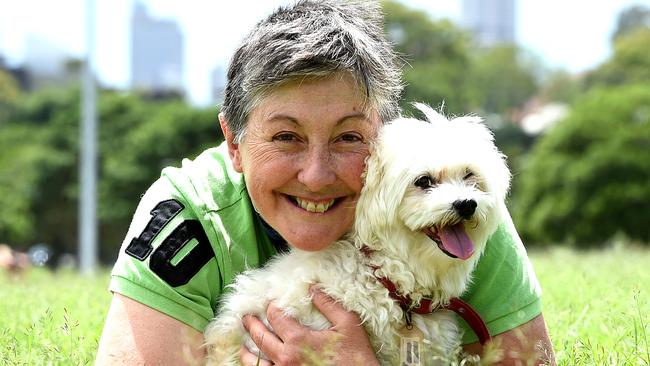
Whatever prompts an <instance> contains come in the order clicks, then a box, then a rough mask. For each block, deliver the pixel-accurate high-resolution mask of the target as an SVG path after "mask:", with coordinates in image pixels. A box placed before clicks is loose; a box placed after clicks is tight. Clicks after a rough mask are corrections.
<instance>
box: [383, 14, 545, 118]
mask: <svg viewBox="0 0 650 366" xmlns="http://www.w3.org/2000/svg"><path fill="white" fill-rule="evenodd" d="M383 5H384V12H385V14H386V21H385V24H386V25H385V26H386V31H387V34H388V36H389V38H391V40H392V41H393V42H394V43H395V45H396V49H397V51H398V52H399V53H400V54H401V55H402V57H403V58H404V60H405V61H406V65H405V67H404V81H405V83H406V88H405V90H404V95H403V99H402V108H403V109H404V110H405V111H407V112H413V110H412V108H411V105H410V104H411V103H412V102H426V103H428V104H430V105H432V106H434V107H437V106H440V105H442V104H443V103H444V106H445V112H446V113H449V114H455V115H461V114H467V113H468V112H471V111H479V112H480V113H481V114H485V113H487V114H490V113H505V112H509V111H510V110H511V109H513V108H516V107H519V106H521V105H522V104H523V103H524V102H526V100H527V99H528V98H530V97H531V96H532V95H533V94H534V92H535V91H536V89H537V81H536V75H535V70H537V69H538V67H536V65H535V63H534V62H533V61H532V59H531V58H530V57H529V55H526V54H525V53H523V52H522V50H521V49H518V48H517V47H516V46H514V45H500V46H495V47H491V48H487V49H480V48H478V47H477V46H476V45H475V44H474V41H473V39H472V37H471V36H470V34H469V33H467V32H465V31H464V30H462V29H461V28H459V27H458V26H456V25H455V24H453V23H451V22H450V21H448V20H433V19H431V17H429V16H428V15H427V14H426V13H425V12H423V11H420V10H413V9H410V8H407V7H405V6H404V5H402V4H400V3H397V2H394V1H386V2H384V4H383Z"/></svg>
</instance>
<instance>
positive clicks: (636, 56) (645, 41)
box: [587, 27, 650, 87]
mask: <svg viewBox="0 0 650 366" xmlns="http://www.w3.org/2000/svg"><path fill="white" fill-rule="evenodd" d="M649 49H650V27H646V28H637V29H635V30H634V31H631V32H630V33H628V34H626V35H625V36H621V37H619V38H617V39H616V41H615V42H614V55H613V56H612V58H611V59H610V60H608V61H607V62H605V63H604V64H602V65H601V66H600V67H598V68H597V69H596V70H594V71H593V72H592V73H591V74H590V75H588V77H587V85H588V86H589V87H593V86H604V85H612V86H615V85H621V84H631V83H650V52H648V50H649Z"/></svg>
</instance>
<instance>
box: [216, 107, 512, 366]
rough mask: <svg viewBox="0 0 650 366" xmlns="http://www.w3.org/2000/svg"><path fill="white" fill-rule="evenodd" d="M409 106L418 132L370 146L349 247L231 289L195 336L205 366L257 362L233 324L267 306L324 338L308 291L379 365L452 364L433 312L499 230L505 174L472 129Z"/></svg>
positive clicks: (484, 137)
mask: <svg viewBox="0 0 650 366" xmlns="http://www.w3.org/2000/svg"><path fill="white" fill-rule="evenodd" d="M416 106H417V107H418V108H419V109H420V110H421V111H422V112H423V113H424V114H425V115H426V116H427V118H428V119H429V121H428V122H423V121H419V120H416V119H410V118H401V119H398V120H396V121H393V122H392V123H390V124H388V125H386V126H384V127H383V128H382V130H381V132H380V134H379V136H378V138H377V140H376V142H375V143H374V144H373V146H372V148H371V154H370V156H369V157H368V160H367V167H366V177H365V185H364V188H363V190H362V192H361V196H360V198H359V201H358V204H357V208H356V218H355V224H354V229H353V230H352V232H351V233H350V234H349V235H347V236H346V237H345V238H344V239H341V240H339V241H337V242H335V243H333V244H332V245H331V246H329V247H328V248H326V249H324V250H321V251H318V252H305V251H301V250H297V249H293V250H292V251H291V252H290V253H289V254H286V255H281V256H277V257H276V258H274V259H273V260H272V261H271V262H270V263H269V264H268V265H267V266H265V267H264V268H262V269H255V270H250V271H246V272H244V273H243V274H241V275H239V276H238V277H237V279H236V282H235V283H234V284H233V285H232V290H233V291H232V293H230V294H228V295H226V296H225V298H224V299H223V303H222V307H221V310H220V313H219V314H218V316H217V317H216V318H215V319H214V320H213V321H212V322H211V323H210V325H209V326H208V328H207V329H206V332H205V339H206V345H207V346H208V364H216V365H237V364H239V349H240V347H241V345H242V344H243V343H244V342H245V343H246V345H247V346H248V347H249V349H251V351H253V352H257V348H256V347H255V345H254V343H253V342H252V341H251V340H250V337H249V335H248V333H247V332H246V331H245V330H244V328H243V326H242V316H243V315H245V314H254V315H257V316H258V317H259V318H260V319H264V320H265V319H266V316H265V310H266V307H267V306H268V305H269V302H270V301H271V300H273V301H274V302H275V305H276V306H278V307H280V308H282V309H284V310H285V312H286V314H287V315H289V316H291V317H294V318H296V319H298V320H299V321H300V322H301V323H302V324H304V325H305V326H308V327H311V328H313V329H327V328H328V327H329V326H330V323H329V322H328V321H327V319H326V318H324V317H323V315H322V314H320V313H319V312H318V311H317V310H315V308H314V307H313V305H312V303H311V299H310V295H309V287H310V286H311V285H313V284H317V285H318V287H319V288H320V289H321V290H322V291H323V292H325V293H327V294H328V295H329V296H331V297H332V298H334V299H336V300H337V301H339V302H340V303H342V304H343V306H344V307H345V308H347V309H349V310H352V311H354V312H356V313H357V314H359V316H360V317H361V319H362V321H363V326H364V327H365V330H366V332H367V333H368V335H369V337H370V340H371V344H372V346H373V347H374V349H375V351H376V353H377V356H378V358H379V360H380V362H381V363H382V364H386V365H398V364H399V365H404V364H406V365H420V364H447V363H448V360H449V358H450V357H455V356H454V352H455V351H457V350H458V348H459V345H460V334H459V329H458V327H457V324H456V318H455V316H454V314H453V313H452V312H450V311H448V310H444V308H445V306H447V305H448V304H449V302H450V300H451V299H452V298H456V297H458V296H460V295H461V294H463V292H464V291H465V289H466V287H467V285H468V283H469V282H470V277H471V272H472V270H473V268H474V267H475V264H476V262H477V261H478V259H479V256H480V255H481V253H482V251H483V249H484V247H485V243H486V241H487V239H488V237H489V236H490V235H491V234H492V233H493V232H494V231H495V230H496V227H497V225H498V223H499V222H500V218H501V215H502V212H504V210H505V206H504V203H503V201H504V198H505V196H506V193H507V190H508V186H509V181H510V172H509V171H508V168H507V167H506V164H505V161H504V156H503V155H502V154H501V153H499V151H498V150H497V148H496V147H495V145H494V143H493V136H492V134H491V133H490V131H489V130H488V129H487V127H485V126H484V125H483V124H482V123H481V120H480V118H477V117H461V118H455V119H453V120H451V121H449V120H447V119H446V118H445V117H443V116H442V115H440V114H438V113H437V112H435V111H434V110H433V109H431V108H429V107H427V106H425V105H423V104H417V105H416ZM391 287H392V288H391ZM418 305H422V306H420V308H419V310H422V307H423V306H424V307H426V309H425V311H416V310H415V309H414V308H417V307H418ZM441 308H442V309H441ZM418 312H420V313H424V314H418ZM412 325H415V326H416V328H412ZM423 352H424V353H423ZM436 360H437V361H436ZM445 360H447V361H445ZM425 361H426V362H425Z"/></svg>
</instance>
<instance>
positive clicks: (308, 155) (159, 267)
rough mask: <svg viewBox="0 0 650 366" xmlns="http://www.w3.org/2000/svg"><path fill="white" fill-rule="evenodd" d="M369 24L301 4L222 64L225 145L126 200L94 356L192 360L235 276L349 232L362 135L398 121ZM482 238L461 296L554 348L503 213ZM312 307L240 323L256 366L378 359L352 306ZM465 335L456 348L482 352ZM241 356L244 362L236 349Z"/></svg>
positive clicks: (387, 49)
mask: <svg viewBox="0 0 650 366" xmlns="http://www.w3.org/2000/svg"><path fill="white" fill-rule="evenodd" d="M381 22H382V18H381V12H380V9H379V7H378V5H377V4H376V3H374V2H368V1H352V2H350V1H343V0H328V1H322V0H313V1H310V0H307V1H301V2H299V3H297V4H296V5H293V6H290V7H286V8H281V9H278V10H277V11H276V12H275V13H273V14H271V15H270V16H269V17H268V18H267V19H265V20H264V21H262V22H260V23H259V24H257V26H256V27H255V28H254V29H253V31H252V32H251V33H250V34H249V36H248V37H247V38H246V39H245V40H244V42H243V44H242V45H241V46H240V48H239V49H238V50H237V52H236V53H235V55H234V56H233V59H232V61H231V65H230V68H229V71H228V83H227V87H226V93H225V100H224V103H223V107H222V110H221V114H220V115H219V120H220V123H221V128H222V130H223V132H224V136H225V138H226V141H225V142H224V143H223V144H222V145H221V146H219V147H217V148H214V149H209V150H207V151H205V152H204V153H202V154H201V155H200V156H199V157H197V158H196V159H195V160H193V161H188V160H186V161H184V162H183V166H182V167H181V168H178V169H176V168H167V169H165V170H163V173H162V176H161V178H160V179H159V180H158V181H157V182H155V183H154V184H153V185H152V187H151V188H150V189H149V190H148V191H147V192H146V194H145V195H144V197H143V198H142V201H141V202H140V205H139V206H138V209H137V211H136V213H135V215H134V219H133V222H132V224H131V227H130V229H129V232H128V233H127V236H126V239H125V241H124V244H123V247H122V249H121V251H120V256H119V258H118V261H117V263H116V265H115V268H114V270H113V273H112V280H111V285H110V289H111V291H113V293H114V296H113V300H112V303H111V307H110V310H109V313H108V315H107V319H106V325H105V329H104V333H103V335H102V339H101V341H100V346H99V351H98V355H97V363H98V364H110V363H128V364H141V363H147V364H149V363H151V364H169V365H178V364H193V363H197V362H200V359H201V358H202V357H203V354H204V351H203V349H201V342H202V335H201V332H202V331H203V329H204V327H205V325H206V324H207V322H208V321H209V320H210V319H211V318H212V316H213V315H214V312H215V311H218V301H219V296H220V294H221V293H222V291H223V290H224V288H225V286H227V285H228V284H229V283H231V281H232V279H233V277H234V276H235V275H236V274H237V273H239V272H241V271H242V270H244V269H245V268H250V267H256V266H260V265H262V264H263V263H264V262H265V261H266V260H267V259H268V258H270V257H271V256H272V255H274V254H275V253H277V252H278V251H283V250H286V248H287V243H288V246H293V247H296V248H301V249H303V250H320V249H323V248H325V247H326V246H328V245H329V244H331V243H332V242H333V241H335V240H336V239H338V238H339V237H341V236H342V235H343V234H344V233H345V232H347V231H348V230H349V229H350V228H351V225H352V221H353V217H354V206H355V202H356V199H357V197H358V195H359V192H360V190H361V187H362V184H363V181H362V178H361V174H362V171H363V166H364V159H365V157H366V156H367V154H368V143H369V141H371V140H372V139H373V137H374V136H375V134H376V132H377V129H378V128H379V127H380V125H381V124H382V123H383V122H384V121H388V120H390V119H392V118H394V117H396V116H397V115H398V107H397V100H398V98H399V94H400V92H401V82H400V73H399V69H398V67H397V65H396V57H395V54H394V52H393V50H392V48H391V46H390V44H389V43H388V42H387V41H386V40H385V38H384V35H383V31H382V23H381ZM488 247H494V248H495V250H492V251H489V252H486V253H485V256H484V258H483V259H482V260H481V262H480V264H479V268H478V269H477V276H476V280H475V286H474V287H473V290H472V291H470V293H469V294H468V296H467V297H466V300H467V301H469V302H470V303H472V304H473V305H475V306H476V307H477V308H478V310H479V312H481V314H482V315H483V318H484V319H485V320H486V321H487V323H488V326H489V327H490V330H491V331H492V333H493V335H496V334H499V335H497V336H496V337H495V339H497V340H498V341H499V342H501V344H502V346H504V347H505V349H507V350H513V351H519V353H518V354H519V355H521V354H522V353H523V352H526V351H531V350H533V351H534V346H535V345H537V343H539V342H541V343H542V344H543V345H545V346H546V349H549V350H550V351H549V352H551V355H552V350H551V348H550V342H549V340H548V334H547V332H546V327H545V323H544V320H543V318H542V316H541V303H540V290H539V285H538V284H537V281H536V279H535V277H534V274H533V273H532V271H531V270H530V265H529V262H528V259H527V258H526V254H525V251H524V250H523V246H522V245H521V243H520V242H519V241H518V238H517V236H516V233H515V232H514V229H513V228H512V225H511V222H506V223H504V224H503V225H502V226H501V227H500V229H499V231H498V232H497V234H495V235H494V237H493V238H492V239H491V244H490V245H489V246H488ZM498 266H500V267H501V268H500V269H499V268H495V267H498ZM314 304H315V306H316V307H317V308H318V309H320V310H321V312H322V313H323V314H324V315H325V316H326V317H327V318H328V319H329V320H330V321H331V323H332V324H333V325H334V326H333V327H332V328H331V329H329V330H327V331H319V332H314V331H310V330H308V329H305V328H303V327H302V326H301V325H300V324H298V323H297V322H295V321H294V320H293V319H289V318H285V317H284V316H283V315H282V313H281V311H278V309H276V308H274V307H273V306H270V307H269V309H268V315H269V320H270V323H271V325H272V327H273V329H274V331H273V332H271V331H270V330H269V329H267V327H266V326H265V325H264V324H262V323H261V322H260V321H259V320H258V319H256V318H254V317H250V316H249V317H246V318H245V319H244V324H245V326H246V328H247V329H248V330H249V332H250V333H251V335H252V337H253V339H254V340H255V342H256V343H257V344H258V346H259V347H260V348H261V349H262V350H263V351H264V352H265V354H266V355H268V356H269V357H270V358H271V359H272V361H273V363H271V362H267V361H261V362H260V365H270V364H277V365H296V364H301V363H303V362H305V361H304V359H303V358H302V357H303V351H304V350H305V349H308V350H310V351H311V352H317V353H318V352H320V351H322V346H323V345H324V344H327V345H329V346H332V345H334V347H335V351H336V355H337V364H341V365H345V364H364V365H367V364H370V365H372V364H376V363H377V361H376V360H375V358H374V355H373V351H372V349H371V348H370V345H369V342H368V338H367V336H366V334H365V332H364V330H363V328H362V327H361V326H360V325H359V322H360V320H359V318H358V317H357V316H356V315H355V314H352V313H348V312H347V311H345V309H343V308H341V307H340V306H339V305H337V304H336V303H335V302H334V301H333V300H332V299H330V298H328V297H327V296H325V295H323V294H321V293H318V292H316V293H315V294H314ZM467 333H468V334H467V337H466V339H465V341H466V342H467V343H470V344H468V345H467V346H466V348H467V349H468V350H470V351H472V352H476V353H478V352H480V351H481V349H480V346H478V344H477V343H475V342H476V341H475V339H473V338H472V334H471V331H468V332H467ZM522 334H523V337H521V335H522ZM522 339H523V340H525V342H522ZM529 341H530V343H529ZM522 351H523V352H522ZM507 356H508V355H507ZM510 358H511V359H510V360H504V363H506V364H507V363H508V362H514V361H515V359H517V358H521V356H514V357H510ZM241 359H242V362H243V363H244V364H250V365H255V364H256V363H257V361H258V360H257V357H256V356H255V355H253V354H251V353H249V352H248V351H247V350H246V349H245V348H242V353H241Z"/></svg>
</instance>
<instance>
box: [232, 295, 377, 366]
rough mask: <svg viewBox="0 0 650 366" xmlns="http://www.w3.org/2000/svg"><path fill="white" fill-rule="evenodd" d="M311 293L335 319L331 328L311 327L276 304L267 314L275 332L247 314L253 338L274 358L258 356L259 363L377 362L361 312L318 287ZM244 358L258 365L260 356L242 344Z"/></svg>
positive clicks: (320, 307) (332, 363)
mask: <svg viewBox="0 0 650 366" xmlns="http://www.w3.org/2000/svg"><path fill="white" fill-rule="evenodd" d="M312 295H313V299H312V302H313V304H314V306H316V308H317V309H318V310H319V311H320V312H321V313H322V314H323V315H324V316H325V317H326V318H327V319H328V320H329V321H330V323H332V327H330V328H329V329H326V330H321V331H317V330H311V329H308V328H306V327H304V326H302V325H301V324H300V323H298V322H297V321H296V320H295V319H292V318H288V317H286V316H284V313H283V311H282V310H281V309H279V308H277V307H275V306H273V305H270V306H269V307H268V309H267V311H266V316H267V318H268V321H269V323H270V324H271V326H272V327H273V330H274V332H271V331H270V330H269V329H268V328H267V327H266V326H265V325H264V323H262V322H261V321H260V320H259V319H258V318H256V317H254V316H251V315H248V316H245V317H244V327H246V329H247V330H248V332H249V333H250V334H251V338H252V339H253V341H254V342H255V344H257V346H258V347H259V348H260V350H262V352H264V354H265V355H266V356H267V357H269V358H271V360H272V362H270V361H266V360H259V365H260V366H266V365H283V366H284V365H305V364H313V363H314V362H315V360H318V361H319V362H322V364H324V365H378V362H377V359H376V357H375V354H374V352H373V350H372V347H371V346H370V341H369V340H368V335H367V334H366V332H365V330H364V329H363V327H362V326H361V319H359V316H358V315H356V314H354V313H352V312H348V311H347V310H345V309H344V308H343V306H341V305H340V304H338V303H336V302H335V301H334V300H333V299H332V298H331V297H329V296H327V295H325V294H324V293H322V292H320V291H318V290H315V289H314V290H312ZM241 361H242V364H244V365H257V364H258V356H257V355H255V354H253V353H251V352H249V351H248V350H247V349H246V347H242V349H241Z"/></svg>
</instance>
